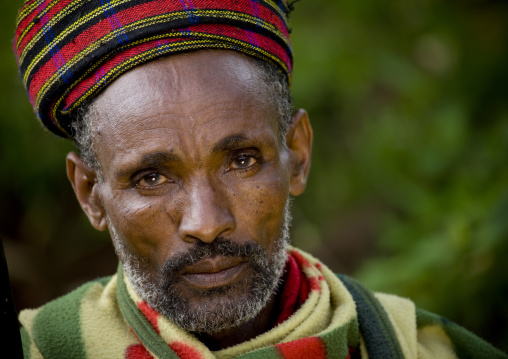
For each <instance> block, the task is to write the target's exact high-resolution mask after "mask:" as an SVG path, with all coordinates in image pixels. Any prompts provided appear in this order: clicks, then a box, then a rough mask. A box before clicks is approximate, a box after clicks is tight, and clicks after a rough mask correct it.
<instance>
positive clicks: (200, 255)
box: [163, 237, 264, 277]
mask: <svg viewBox="0 0 508 359" xmlns="http://www.w3.org/2000/svg"><path fill="white" fill-rule="evenodd" d="M263 254H264V252H263V250H262V249H261V246H260V245H259V244H257V243H252V242H251V243H236V242H233V241H231V240H229V239H226V238H223V237H218V238H216V239H215V240H214V241H213V242H211V243H204V242H201V241H200V242H196V245H195V246H194V247H192V248H191V249H189V250H188V251H187V252H184V253H180V254H178V255H175V256H173V257H172V258H170V259H168V260H167V261H166V263H165V264H164V269H163V273H164V275H165V276H166V277H173V276H175V275H177V274H178V273H179V272H181V271H183V270H184V269H185V268H186V267H189V266H191V265H193V264H196V263H197V262H199V261H202V260H204V259H208V258H214V257H218V256H224V257H241V258H248V259H249V261H251V262H259V259H260V257H263Z"/></svg>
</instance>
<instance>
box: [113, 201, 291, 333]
mask: <svg viewBox="0 0 508 359" xmlns="http://www.w3.org/2000/svg"><path fill="white" fill-rule="evenodd" d="M289 206H290V200H289V199H288V200H287V202H286V206H285V209H284V216H283V223H282V225H281V228H280V232H279V233H280V234H279V237H278V238H276V239H275V245H274V250H273V253H271V254H268V253H267V252H266V251H265V250H263V249H262V247H261V246H260V245H259V244H258V243H255V242H249V243H236V242H233V241H231V240H228V239H226V238H222V237H218V238H216V239H215V240H214V241H213V242H211V243H203V242H197V243H196V245H195V246H194V247H193V248H191V249H190V250H189V251H188V252H185V253H182V254H178V255H175V256H173V257H172V258H170V259H168V260H167V261H166V263H165V264H164V267H163V270H162V271H161V272H160V273H159V274H158V275H157V276H155V277H154V276H151V275H150V274H149V270H148V269H147V261H146V260H144V259H142V258H139V257H138V256H136V255H135V254H133V253H132V252H130V251H129V250H128V249H127V247H126V246H125V243H124V241H123V240H122V238H121V237H120V235H119V233H118V231H117V230H116V228H115V227H114V225H113V224H112V223H111V221H110V220H108V226H109V228H110V232H111V234H112V239H113V244H114V246H115V250H116V252H117V254H118V256H119V258H120V261H121V262H122V264H123V268H124V270H125V274H126V275H127V278H128V279H129V281H130V283H131V285H132V286H133V288H134V290H136V292H137V293H138V294H139V296H140V297H141V299H143V300H144V301H146V302H147V303H148V305H150V307H152V308H153V309H155V310H156V311H157V312H158V313H160V314H162V315H163V316H165V317H167V318H169V319H170V320H171V321H172V322H173V323H174V324H176V325H177V326H178V327H180V328H182V329H184V330H187V331H191V332H198V333H200V332H202V333H209V334H211V333H216V332H218V331H221V330H224V329H228V328H234V327H237V326H239V325H241V324H244V323H246V322H247V321H249V320H251V319H253V318H254V317H256V316H257V315H258V314H259V313H260V312H261V310H262V309H263V308H264V307H265V305H266V304H267V303H268V301H269V299H270V297H271V295H272V294H273V293H274V292H275V291H276V290H277V287H278V285H279V282H280V278H281V275H282V272H283V270H284V265H285V263H286V260H287V246H288V244H289V227H290V224H291V211H290V208H289ZM216 256H226V257H241V258H244V259H245V260H246V264H247V266H248V268H246V269H245V270H246V271H247V272H248V274H249V275H248V276H244V278H243V279H241V280H238V281H236V282H235V283H234V284H230V285H226V286H221V287H216V288H212V289H198V288H192V289H189V287H188V286H187V287H186V289H188V293H186V294H187V296H185V295H183V293H181V292H180V291H178V289H177V288H178V285H179V284H180V285H181V284H182V281H183V278H182V277H181V274H180V272H181V271H182V269H184V268H186V267H188V266H190V265H193V264H195V263H197V262H199V261H202V260H204V259H207V258H214V257H216ZM189 292H190V293H191V295H189Z"/></svg>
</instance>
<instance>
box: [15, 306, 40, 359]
mask: <svg viewBox="0 0 508 359" xmlns="http://www.w3.org/2000/svg"><path fill="white" fill-rule="evenodd" d="M38 313H39V309H27V310H23V311H22V312H21V313H20V314H19V322H20V323H21V325H22V326H23V329H24V330H26V333H27V335H28V337H29V338H30V354H29V355H30V357H29V359H43V357H42V354H41V353H40V351H39V349H37V346H36V345H35V342H34V339H33V336H32V327H33V324H34V321H35V317H36V316H37V314H38ZM23 344H24V345H23V346H25V345H26V344H25V343H23ZM25 355H26V353H25ZM25 359H26V358H25Z"/></svg>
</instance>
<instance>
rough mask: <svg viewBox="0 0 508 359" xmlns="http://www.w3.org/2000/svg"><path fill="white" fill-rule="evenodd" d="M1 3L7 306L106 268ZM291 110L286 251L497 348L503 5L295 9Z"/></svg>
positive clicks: (504, 209) (504, 272)
mask: <svg viewBox="0 0 508 359" xmlns="http://www.w3.org/2000/svg"><path fill="white" fill-rule="evenodd" d="M20 6H21V2H20V1H14V0H10V1H2V2H1V4H0V20H1V21H0V28H1V30H0V31H1V33H0V35H1V38H0V73H1V83H0V109H1V112H0V166H1V176H0V234H1V236H2V237H3V238H4V246H5V251H6V255H7V260H8V265H9V270H10V274H11V281H12V285H13V291H14V296H15V300H16V303H17V307H18V309H23V308H26V307H34V306H39V305H41V304H43V303H45V302H46V301H48V300H50V299H52V298H54V297H56V296H59V295H62V294H64V293H66V292H68V291H69V290H71V289H73V288H75V287H76V286H78V285H79V284H81V283H83V282H85V281H87V280H89V279H92V278H96V277H97V276H103V275H107V274H111V273H113V272H114V271H115V268H116V257H115V254H114V253H113V249H112V246H111V244H110V243H109V239H108V237H107V235H106V234H105V233H98V232H95V231H94V230H93V229H92V228H91V226H90V225H89V224H88V222H87V219H86V217H85V216H84V214H83V213H82V211H81V209H80V208H79V206H78V204H77V201H76V200H75V198H74V194H73V192H72V189H71V187H70V185H69V183H68V181H67V179H66V176H65V161H64V159H65V155H66V153H67V152H68V151H69V150H72V145H71V144H70V143H69V142H68V141H66V140H62V139H58V138H56V137H55V136H53V135H51V134H49V133H48V132H46V131H44V130H42V128H41V126H40V125H39V124H38V123H37V122H36V121H35V119H34V115H33V113H32V111H31V108H30V106H29V102H28V99H27V97H26V94H25V91H24V89H23V86H22V84H21V81H20V80H19V76H18V74H17V70H16V65H15V60H14V55H13V54H12V51H11V47H12V44H11V41H12V38H13V31H14V22H15V15H16V12H17V9H18V8H19V7H20ZM295 8H296V10H295V12H294V14H293V15H292V18H291V24H292V27H293V33H292V36H293V37H292V39H293V44H294V52H295V72H294V84H293V92H294V96H295V104H296V106H298V107H304V108H306V109H307V110H308V111H309V113H310V115H311V120H312V123H313V126H314V131H315V147H314V157H313V166H312V170H311V177H310V182H309V186H308V189H307V191H306V193H305V194H304V195H303V196H301V197H300V198H298V199H297V200H296V201H295V202H294V212H295V213H294V218H295V219H294V226H293V241H294V243H295V244H296V245H297V246H299V247H301V248H302V249H305V250H307V251H310V252H311V253H313V254H315V255H317V256H318V257H319V258H321V259H322V260H323V261H324V262H325V263H327V264H328V265H330V267H331V268H332V269H333V270H335V271H340V272H344V273H349V274H354V275H355V276H356V277H358V278H359V279H361V280H362V281H363V282H364V283H365V284H366V285H367V286H368V287H370V288H371V289H375V290H382V291H386V292H390V293H395V294H398V295H401V296H406V297H410V298H411V299H413V300H414V301H415V302H416V303H417V304H418V305H419V306H421V307H423V308H426V309H428V310H432V311H435V312H438V313H440V314H442V315H444V316H447V317H448V318H450V319H453V320H455V321H457V322H459V323H461V324H463V325H464V326H465V327H467V328H468V329H470V330H472V331H474V332H476V333H477V334H479V335H480V336H482V337H484V338H486V339H488V340H489V341H491V342H492V343H494V344H495V345H497V346H498V347H500V348H502V349H504V350H508V305H506V303H507V299H508V264H507V262H508V166H507V165H506V162H507V161H506V156H507V154H508V89H507V86H508V70H507V66H508V4H507V3H506V2H504V1H488V0H476V1H473V0H470V1H435V0H413V1H405V0H387V1H379V0H364V1H361V2H357V1H336V0H327V1H324V0H304V1H301V2H298V3H296V4H295Z"/></svg>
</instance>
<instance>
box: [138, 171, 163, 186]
mask: <svg viewBox="0 0 508 359" xmlns="http://www.w3.org/2000/svg"><path fill="white" fill-rule="evenodd" d="M168 181H169V179H168V178H167V177H166V176H164V175H161V174H160V173H150V174H147V175H144V176H143V177H142V178H141V179H140V180H139V181H138V183H137V186H138V187H155V186H158V185H161V184H164V183H166V182H168Z"/></svg>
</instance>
